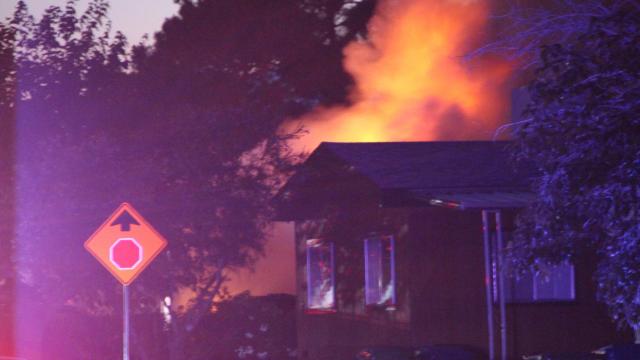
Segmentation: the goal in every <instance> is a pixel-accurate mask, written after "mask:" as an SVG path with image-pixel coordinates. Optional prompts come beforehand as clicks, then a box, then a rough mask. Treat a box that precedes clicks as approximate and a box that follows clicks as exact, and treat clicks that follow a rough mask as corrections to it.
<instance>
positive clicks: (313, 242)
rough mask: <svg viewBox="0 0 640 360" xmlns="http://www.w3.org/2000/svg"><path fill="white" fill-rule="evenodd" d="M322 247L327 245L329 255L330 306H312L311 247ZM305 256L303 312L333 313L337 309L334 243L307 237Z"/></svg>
mask: <svg viewBox="0 0 640 360" xmlns="http://www.w3.org/2000/svg"><path fill="white" fill-rule="evenodd" d="M322 247H327V248H328V249H327V250H328V256H329V262H330V264H329V271H330V272H331V274H330V281H331V285H330V291H331V293H332V294H331V306H327V307H322V306H314V305H313V304H312V303H313V299H314V295H316V294H314V293H313V291H314V288H313V286H312V281H313V280H315V279H312V276H313V274H312V266H311V265H312V260H313V259H312V254H311V253H312V251H313V250H312V249H318V248H322ZM305 253H306V254H305V256H306V269H305V271H306V276H305V279H306V282H307V284H306V285H307V291H306V293H307V294H306V296H307V299H306V304H305V312H306V313H310V314H324V313H334V312H336V309H337V304H336V266H335V245H334V243H333V242H331V241H325V240H324V239H320V238H314V239H307V240H306V241H305Z"/></svg>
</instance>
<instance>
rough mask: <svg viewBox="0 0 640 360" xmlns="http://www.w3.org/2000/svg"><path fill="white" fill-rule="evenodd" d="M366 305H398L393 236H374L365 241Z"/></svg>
mask: <svg viewBox="0 0 640 360" xmlns="http://www.w3.org/2000/svg"><path fill="white" fill-rule="evenodd" d="M364 281H365V303H366V304H367V305H384V306H391V305H395V304H396V273H395V242H394V239H393V236H372V237H369V238H367V239H365V241H364Z"/></svg>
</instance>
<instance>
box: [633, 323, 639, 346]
mask: <svg viewBox="0 0 640 360" xmlns="http://www.w3.org/2000/svg"><path fill="white" fill-rule="evenodd" d="M633 335H634V337H635V341H634V342H635V343H636V344H640V324H635V325H634V326H633Z"/></svg>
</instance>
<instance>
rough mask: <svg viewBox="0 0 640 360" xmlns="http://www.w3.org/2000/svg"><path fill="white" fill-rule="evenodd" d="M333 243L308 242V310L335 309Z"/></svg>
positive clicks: (311, 240)
mask: <svg viewBox="0 0 640 360" xmlns="http://www.w3.org/2000/svg"><path fill="white" fill-rule="evenodd" d="M334 268H335V264H334V251H333V243H331V242H324V241H322V240H321V239H310V240H307V308H308V309H310V310H333V309H335V275H334Z"/></svg>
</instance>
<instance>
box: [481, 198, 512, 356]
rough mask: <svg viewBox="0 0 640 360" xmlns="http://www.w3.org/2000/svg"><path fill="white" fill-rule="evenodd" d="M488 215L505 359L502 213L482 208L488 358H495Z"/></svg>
mask: <svg viewBox="0 0 640 360" xmlns="http://www.w3.org/2000/svg"><path fill="white" fill-rule="evenodd" d="M489 215H493V220H494V221H495V236H496V244H495V246H496V263H497V264H496V265H497V267H496V272H497V274H496V275H497V276H498V304H499V307H500V359H501V360H507V311H506V299H505V289H504V280H505V278H504V271H503V269H504V252H503V249H504V244H503V236H502V235H503V234H502V214H501V212H500V210H482V232H483V237H484V274H485V292H486V300H487V328H488V329H487V330H488V332H489V360H495V359H496V354H495V345H494V344H495V341H494V333H495V330H494V320H493V300H494V299H493V291H492V288H491V285H492V273H491V264H492V261H491V224H490V220H491V219H490V218H489Z"/></svg>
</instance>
